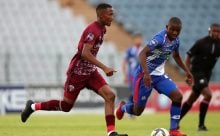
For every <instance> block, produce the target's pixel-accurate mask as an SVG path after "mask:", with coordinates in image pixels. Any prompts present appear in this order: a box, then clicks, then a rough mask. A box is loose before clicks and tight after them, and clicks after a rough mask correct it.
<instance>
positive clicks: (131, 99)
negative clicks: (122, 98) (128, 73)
mask: <svg viewBox="0 0 220 136" xmlns="http://www.w3.org/2000/svg"><path fill="white" fill-rule="evenodd" d="M127 103H133V95H130V96H129V97H128V101H127Z"/></svg>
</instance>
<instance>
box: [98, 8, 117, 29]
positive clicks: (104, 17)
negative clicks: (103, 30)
mask: <svg viewBox="0 0 220 136" xmlns="http://www.w3.org/2000/svg"><path fill="white" fill-rule="evenodd" d="M113 17H114V11H113V9H112V8H107V9H106V10H104V11H103V12H102V14H101V17H100V19H101V22H102V23H103V24H104V25H107V26H110V25H111V23H112V21H113Z"/></svg>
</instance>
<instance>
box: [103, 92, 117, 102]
mask: <svg viewBox="0 0 220 136" xmlns="http://www.w3.org/2000/svg"><path fill="white" fill-rule="evenodd" d="M105 100H106V101H108V102H114V101H115V94H114V93H113V92H110V93H108V94H107V95H106V97H105Z"/></svg>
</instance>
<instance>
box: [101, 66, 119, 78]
mask: <svg viewBox="0 0 220 136" xmlns="http://www.w3.org/2000/svg"><path fill="white" fill-rule="evenodd" d="M103 71H104V72H105V74H106V76H113V74H114V73H115V72H117V71H116V70H114V69H113V68H109V67H106V68H105V69H103Z"/></svg>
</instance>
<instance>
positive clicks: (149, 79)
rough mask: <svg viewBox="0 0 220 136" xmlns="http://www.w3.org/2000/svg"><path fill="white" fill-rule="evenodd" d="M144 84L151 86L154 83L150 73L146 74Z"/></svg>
mask: <svg viewBox="0 0 220 136" xmlns="http://www.w3.org/2000/svg"><path fill="white" fill-rule="evenodd" d="M143 78H144V85H145V86H146V87H150V86H151V83H152V80H151V77H150V75H149V74H144V77H143Z"/></svg>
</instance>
